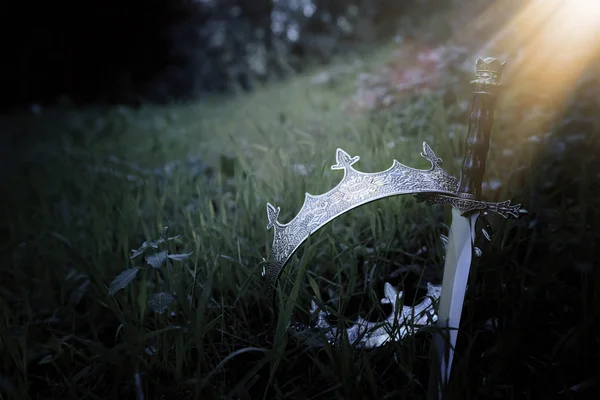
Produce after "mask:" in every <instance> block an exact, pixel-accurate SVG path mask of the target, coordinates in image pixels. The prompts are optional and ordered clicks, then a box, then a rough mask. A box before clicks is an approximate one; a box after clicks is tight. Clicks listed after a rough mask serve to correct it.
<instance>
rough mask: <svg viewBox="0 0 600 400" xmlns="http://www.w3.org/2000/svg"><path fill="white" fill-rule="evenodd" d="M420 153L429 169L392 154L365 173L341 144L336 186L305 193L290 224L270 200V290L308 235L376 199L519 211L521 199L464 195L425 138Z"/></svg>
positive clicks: (265, 272)
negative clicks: (385, 165)
mask: <svg viewBox="0 0 600 400" xmlns="http://www.w3.org/2000/svg"><path fill="white" fill-rule="evenodd" d="M421 156H422V157H423V158H425V159H426V160H428V161H429V162H430V163H431V167H430V168H429V169H426V170H420V169H414V168H411V167H407V166H406V165H404V164H401V163H400V162H398V161H397V160H394V162H393V164H392V166H391V167H390V168H389V169H387V170H385V171H382V172H375V173H367V172H360V171H357V170H356V169H354V168H353V167H352V166H353V165H354V164H355V163H356V162H357V161H359V160H360V157H358V156H355V157H351V156H350V155H349V154H348V153H346V152H345V151H344V150H342V149H337V150H336V164H335V165H333V166H331V169H332V170H342V171H344V176H343V178H342V181H341V182H340V183H339V184H337V185H336V186H335V187H334V188H333V189H331V190H330V191H328V192H327V193H323V194H321V195H312V194H310V193H306V194H305V196H304V204H303V205H302V208H301V209H300V212H299V213H298V215H296V217H294V218H293V219H292V220H291V221H290V222H288V223H287V224H282V223H280V222H279V221H278V218H279V213H280V208H279V207H277V208H275V207H274V206H273V205H272V204H270V203H267V218H268V224H267V229H271V228H273V229H274V231H275V234H274V238H273V245H272V246H271V253H270V256H269V259H268V261H267V263H266V268H263V276H265V277H266V278H267V281H268V284H269V294H270V295H271V296H272V295H273V293H274V289H275V287H276V285H277V280H278V279H279V275H280V274H281V271H282V270H283V268H284V266H285V265H286V263H287V262H288V261H289V259H290V257H291V256H292V255H293V254H294V252H295V251H296V250H297V249H298V247H300V245H301V244H302V243H303V242H304V241H305V240H306V239H308V237H309V235H311V234H313V233H315V232H316V231H317V230H319V229H320V228H322V227H323V226H324V225H326V224H327V223H328V222H330V221H332V220H333V219H335V218H337V217H339V216H340V215H342V214H344V213H346V212H348V211H350V210H352V209H354V208H356V207H359V206H361V205H364V204H367V203H370V202H372V201H375V200H378V199H382V198H385V197H390V196H397V195H403V194H413V195H416V196H417V198H418V200H420V201H425V202H427V203H445V204H451V205H452V206H453V207H454V208H456V209H458V210H460V211H461V213H463V214H464V213H467V212H469V211H472V210H488V211H492V212H496V213H498V214H500V215H502V216H504V217H505V218H506V217H508V215H512V216H518V209H519V205H511V204H510V201H504V202H501V203H491V202H485V201H478V200H474V199H469V198H465V197H463V196H460V194H459V193H458V179H457V178H455V177H453V176H451V175H449V174H448V173H447V172H446V171H444V170H443V169H442V167H441V164H442V159H441V158H439V157H437V156H436V155H435V153H434V152H433V150H431V147H429V145H428V144H427V143H425V142H423V152H422V153H421Z"/></svg>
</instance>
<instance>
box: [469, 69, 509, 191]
mask: <svg viewBox="0 0 600 400" xmlns="http://www.w3.org/2000/svg"><path fill="white" fill-rule="evenodd" d="M505 65H506V62H500V61H498V60H496V59H495V58H491V57H489V58H486V59H479V60H477V64H476V71H477V79H475V80H474V81H471V85H472V86H473V102H472V104H471V111H470V113H469V130H468V133H467V139H466V141H465V158H464V160H463V165H462V169H461V174H460V182H459V185H458V192H459V193H460V194H463V195H467V196H468V197H473V198H476V199H480V198H481V186H482V183H483V177H484V175H485V165H486V159H487V153H488V149H489V146H490V134H491V132H492V126H493V124H494V106H495V103H496V98H497V94H498V89H499V87H500V84H499V81H500V78H501V76H502V72H503V70H504V66H505Z"/></svg>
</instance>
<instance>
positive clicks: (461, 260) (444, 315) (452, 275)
mask: <svg viewBox="0 0 600 400" xmlns="http://www.w3.org/2000/svg"><path fill="white" fill-rule="evenodd" d="M478 216H479V213H473V214H471V215H470V216H468V217H463V216H462V215H460V213H459V212H458V210H456V209H454V208H453V209H452V224H451V226H450V232H449V233H448V246H447V251H446V260H445V263H444V277H443V281H442V294H441V297H440V303H439V308H438V327H439V328H441V330H440V331H439V332H437V333H436V334H435V335H434V337H433V346H434V347H433V348H434V354H433V356H434V358H435V360H434V361H437V362H433V363H432V374H431V378H430V388H429V391H430V398H432V399H435V398H442V393H443V390H444V388H445V387H446V384H447V383H448V380H449V378H450V372H451V369H452V361H453V359H454V349H455V347H456V341H457V338H458V327H459V325H460V317H461V315H462V308H463V303H464V300H465V293H466V290H467V282H468V279H469V272H470V269H471V261H472V258H473V242H474V239H475V222H476V220H477V217H478Z"/></svg>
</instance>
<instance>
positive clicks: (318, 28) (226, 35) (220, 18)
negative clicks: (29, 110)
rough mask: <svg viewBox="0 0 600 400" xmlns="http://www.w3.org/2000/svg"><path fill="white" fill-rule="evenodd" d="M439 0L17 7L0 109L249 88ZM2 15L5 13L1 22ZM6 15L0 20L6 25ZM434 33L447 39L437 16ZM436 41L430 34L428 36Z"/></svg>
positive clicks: (364, 40)
mask: <svg viewBox="0 0 600 400" xmlns="http://www.w3.org/2000/svg"><path fill="white" fill-rule="evenodd" d="M449 4H450V2H444V1H440V0H411V1H402V2H400V1H395V0H372V1H367V0H352V1H342V0H256V1H252V2H250V1H242V0H224V1H216V0H174V1H169V2H165V1H152V2H149V3H144V5H143V7H142V6H141V5H138V4H135V3H134V2H111V1H109V2H108V3H107V2H97V1H91V2H86V3H85V5H82V4H80V3H70V2H65V3H61V4H59V5H49V4H41V5H40V6H39V7H36V8H34V9H31V8H30V7H28V6H27V4H21V3H19V4H17V5H16V7H17V9H16V10H15V12H14V13H11V14H10V15H11V18H16V20H17V21H18V24H17V26H18V27H17V28H15V30H13V31H12V32H11V35H6V36H5V40H7V39H6V38H9V37H10V39H8V42H9V43H8V44H7V45H6V46H5V48H6V49H7V59H8V60H9V62H8V70H9V72H8V73H7V74H5V75H4V77H3V78H4V79H5V82H4V85H3V86H4V87H5V88H8V90H6V91H5V92H4V94H5V98H4V99H3V101H2V104H0V106H2V108H7V107H11V106H14V105H28V104H34V103H40V104H45V103H55V102H57V101H60V102H63V103H67V104H71V103H75V104H81V103H89V102H108V103H121V104H135V103H139V102H141V101H148V100H150V101H153V102H168V101H172V100H180V99H195V98H198V97H199V96H200V94H201V93H204V92H231V91H235V90H240V89H241V90H245V91H248V90H251V89H252V88H253V87H255V86H256V84H257V82H265V81H267V80H271V79H279V78H281V77H284V76H286V75H288V74H289V73H291V72H293V71H298V70H302V69H303V68H305V67H306V66H307V65H308V64H310V63H312V62H313V61H320V62H328V61H330V60H331V57H332V56H334V55H336V54H340V53H347V52H349V51H354V50H357V49H360V48H361V46H362V47H364V46H369V45H371V46H372V45H373V44H374V43H376V42H378V41H379V40H382V39H389V38H391V37H392V36H394V35H397V34H398V33H400V31H401V32H402V35H405V36H410V31H411V30H412V28H413V27H414V26H416V25H418V24H420V23H421V21H424V20H428V19H430V18H428V16H429V14H430V12H431V10H432V9H434V8H435V9H436V10H437V11H439V10H440V9H442V8H444V7H448V5H449ZM8 15H9V14H6V15H5V18H6V17H7V16H8ZM7 22H8V21H7ZM436 25H437V28H438V29H437V30H436V29H433V30H430V31H432V32H436V31H437V32H438V34H437V36H438V38H443V37H446V36H445V33H447V32H444V29H443V28H441V29H439V28H440V27H443V26H444V24H439V21H438V23H436ZM434 36H435V33H434Z"/></svg>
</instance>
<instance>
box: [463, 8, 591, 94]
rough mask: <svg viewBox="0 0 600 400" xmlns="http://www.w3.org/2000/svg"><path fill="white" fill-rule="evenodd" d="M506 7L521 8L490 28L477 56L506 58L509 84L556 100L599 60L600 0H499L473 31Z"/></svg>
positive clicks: (487, 23) (488, 21) (482, 27)
mask: <svg viewBox="0 0 600 400" xmlns="http://www.w3.org/2000/svg"><path fill="white" fill-rule="evenodd" d="M510 7H512V8H513V9H514V8H515V7H520V8H519V9H518V11H517V12H516V13H514V15H513V17H512V18H511V19H510V20H509V21H508V23H506V24H505V25H504V26H502V28H501V29H499V30H494V32H495V35H494V36H493V37H491V38H490V41H489V43H488V45H487V46H486V47H485V49H484V50H482V51H485V53H486V54H481V55H482V56H483V55H485V56H487V55H493V56H499V57H506V59H507V61H508V64H507V71H506V75H505V76H506V80H510V82H511V85H512V86H514V87H519V86H520V87H524V86H526V87H528V88H533V89H535V90H536V91H537V92H538V94H539V95H540V96H542V97H545V98H547V99H548V100H549V101H552V102H554V103H557V102H560V101H561V100H562V99H564V95H565V92H566V91H567V90H569V89H570V88H571V87H572V85H574V84H575V82H576V81H577V79H578V78H579V77H580V76H581V75H582V73H583V71H584V69H585V68H586V67H588V66H589V65H590V63H592V62H598V61H599V56H600V0H526V1H519V2H516V1H515V0H499V1H497V2H494V4H493V5H492V6H490V8H488V9H487V10H486V11H485V12H484V13H482V14H481V15H480V17H479V18H478V21H477V26H475V25H474V24H472V25H471V30H477V31H479V33H478V34H479V35H481V34H482V33H481V31H482V30H485V28H486V26H491V25H493V22H494V21H495V20H498V19H499V18H501V17H500V16H501V15H502V14H501V13H503V12H506V10H507V9H509V8H510ZM470 34H472V33H470Z"/></svg>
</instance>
